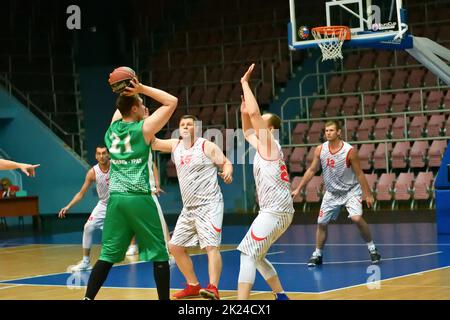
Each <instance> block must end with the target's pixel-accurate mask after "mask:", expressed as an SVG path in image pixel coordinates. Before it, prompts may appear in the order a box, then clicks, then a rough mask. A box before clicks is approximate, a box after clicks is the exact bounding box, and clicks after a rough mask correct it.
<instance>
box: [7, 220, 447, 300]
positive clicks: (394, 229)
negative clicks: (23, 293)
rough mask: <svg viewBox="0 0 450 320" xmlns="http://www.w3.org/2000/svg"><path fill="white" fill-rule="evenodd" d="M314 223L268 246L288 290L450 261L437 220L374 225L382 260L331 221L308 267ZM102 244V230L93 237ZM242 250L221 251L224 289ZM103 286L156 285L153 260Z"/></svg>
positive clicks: (80, 280)
mask: <svg viewBox="0 0 450 320" xmlns="http://www.w3.org/2000/svg"><path fill="white" fill-rule="evenodd" d="M315 228H316V226H315V225H292V226H291V227H290V228H289V229H288V231H287V232H286V233H285V234H284V235H283V236H282V237H281V238H280V239H279V240H278V241H277V243H276V244H274V245H273V246H272V248H271V249H270V251H269V253H268V255H267V258H268V260H269V261H271V262H272V263H273V264H274V266H275V268H276V270H277V272H278V274H279V276H280V279H281V281H282V283H283V286H284V288H285V290H286V291H287V292H299V293H323V292H327V291H331V290H336V289H341V288H345V287H351V286H355V285H360V284H366V283H368V282H371V281H374V280H384V279H390V278H395V277H401V276H405V275H409V274H414V273H419V272H424V271H429V270H434V269H438V268H443V267H448V266H450V235H439V236H438V235H437V234H436V225H435V224H434V223H399V224H374V225H371V226H370V228H371V231H372V235H373V237H374V240H375V243H376V245H377V247H378V250H379V252H380V253H381V255H382V263H381V264H380V265H378V266H372V265H371V264H370V258H369V254H368V251H367V246H366V244H365V243H364V242H363V241H362V239H361V238H360V236H359V232H358V230H357V228H356V226H354V225H352V224H340V225H330V226H329V236H328V240H327V245H326V247H325V250H324V264H323V266H321V267H319V268H315V269H308V267H307V266H306V261H307V260H308V258H309V257H310V255H311V253H312V251H313V250H314V240H315ZM246 231H247V227H243V226H225V227H224V228H223V238H222V243H223V244H227V245H237V244H238V243H239V241H240V240H241V239H242V237H243V236H244V234H245V233H246ZM81 235H82V233H81V232H76V233H69V234H56V235H51V236H42V237H28V238H15V239H9V240H7V241H2V243H0V247H12V246H20V245H27V244H55V245H56V244H78V243H80V246H81ZM95 241H96V243H100V235H97V236H96V237H95ZM239 255H240V254H239V252H238V251H237V250H234V249H229V250H224V251H222V258H223V271H222V277H221V281H220V289H221V290H236V287H237V280H238V274H239ZM192 259H193V262H194V266H195V269H196V272H197V275H198V277H199V280H200V282H201V284H202V285H206V284H207V282H208V274H207V256H206V255H205V254H198V255H194V256H192ZM171 270H172V273H171V287H172V288H181V287H183V283H184V282H185V280H184V278H183V277H182V275H181V273H180V272H179V271H178V269H177V267H176V266H172V267H171ZM88 278H89V272H86V273H82V274H80V275H77V276H74V275H72V274H69V273H66V272H63V271H62V272H61V273H58V274H49V275H44V276H37V277H30V278H22V279H15V280H10V281H0V283H3V284H6V283H7V284H34V285H64V286H65V285H68V284H69V285H70V283H71V282H73V284H74V285H86V284H87V280H88ZM104 286H105V287H118V288H121V287H128V288H154V287H155V283H154V281H153V271H152V264H151V263H145V262H144V263H142V262H137V263H131V264H126V265H117V266H114V267H113V269H112V271H111V272H110V274H109V276H108V279H107V280H106V282H105V285H104ZM254 290H256V291H269V287H268V286H267V284H266V283H265V282H264V280H263V279H262V277H261V276H260V275H257V279H256V282H255V285H254Z"/></svg>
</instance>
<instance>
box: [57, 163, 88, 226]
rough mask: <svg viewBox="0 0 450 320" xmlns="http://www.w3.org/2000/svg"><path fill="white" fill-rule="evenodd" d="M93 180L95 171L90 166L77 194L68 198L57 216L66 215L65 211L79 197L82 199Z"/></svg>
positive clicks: (78, 199) (62, 216)
mask: <svg viewBox="0 0 450 320" xmlns="http://www.w3.org/2000/svg"><path fill="white" fill-rule="evenodd" d="M94 181H95V172H94V169H93V168H92V169H90V170H89V171H88V173H87V174H86V178H85V179H84V183H83V185H82V186H81V189H80V191H78V192H77V194H76V195H75V196H74V197H73V199H72V200H70V202H69V204H67V205H66V206H65V207H64V208H62V209H61V210H60V211H59V213H58V217H59V218H65V217H66V213H67V212H68V211H69V209H70V208H72V207H73V206H74V205H75V204H76V203H77V202H79V201H80V200H81V199H83V197H84V195H85V194H86V191H87V190H88V189H89V187H90V186H91V184H92V183H93V182H94Z"/></svg>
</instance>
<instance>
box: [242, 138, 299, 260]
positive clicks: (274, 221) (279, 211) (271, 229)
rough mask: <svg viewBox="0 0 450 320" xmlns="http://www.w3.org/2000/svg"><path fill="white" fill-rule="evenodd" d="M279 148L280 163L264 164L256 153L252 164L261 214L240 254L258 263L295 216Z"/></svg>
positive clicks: (278, 160) (255, 221) (285, 169)
mask: <svg viewBox="0 0 450 320" xmlns="http://www.w3.org/2000/svg"><path fill="white" fill-rule="evenodd" d="M276 144H277V148H278V152H279V157H278V159H277V160H265V159H264V158H263V157H262V156H261V155H260V154H259V152H257V153H256V154H255V158H254V162H253V175H254V177H255V183H256V192H257V195H258V203H259V214H258V216H257V217H256V219H255V220H254V221H253V223H252V225H251V226H250V229H249V231H248V232H247V234H246V235H245V237H244V239H242V241H241V243H240V244H239V246H238V250H239V251H241V252H242V253H244V254H246V255H248V256H251V257H252V258H254V259H255V260H260V259H263V258H264V257H265V255H266V253H267V251H268V250H269V248H270V246H271V245H272V244H273V243H274V242H275V241H276V240H277V239H278V238H279V237H280V236H281V235H282V234H283V233H284V231H286V229H287V228H288V227H289V225H290V224H291V222H292V218H293V216H294V212H295V210H294V205H293V202H292V196H291V184H290V182H289V175H288V172H287V168H286V164H285V163H284V161H283V158H284V157H283V153H282V151H281V146H280V144H279V143H278V141H276Z"/></svg>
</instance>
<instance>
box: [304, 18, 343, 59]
mask: <svg viewBox="0 0 450 320" xmlns="http://www.w3.org/2000/svg"><path fill="white" fill-rule="evenodd" d="M311 31H312V34H313V36H314V39H316V40H318V41H317V44H318V45H319V47H320V50H322V56H323V57H322V61H325V60H331V59H333V60H336V59H342V58H343V57H342V44H343V43H344V40H350V38H351V34H350V28H349V27H345V26H326V27H317V28H313V29H312V30H311Z"/></svg>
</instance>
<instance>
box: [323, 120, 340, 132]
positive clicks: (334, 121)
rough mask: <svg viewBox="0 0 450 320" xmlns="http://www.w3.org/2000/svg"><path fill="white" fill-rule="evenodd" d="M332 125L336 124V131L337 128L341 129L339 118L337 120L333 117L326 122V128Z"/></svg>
mask: <svg viewBox="0 0 450 320" xmlns="http://www.w3.org/2000/svg"><path fill="white" fill-rule="evenodd" d="M332 125H335V126H336V131H337V130H341V128H342V127H341V123H340V122H339V120H335V119H333V120H328V121H327V122H325V128H326V127H329V126H332Z"/></svg>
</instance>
